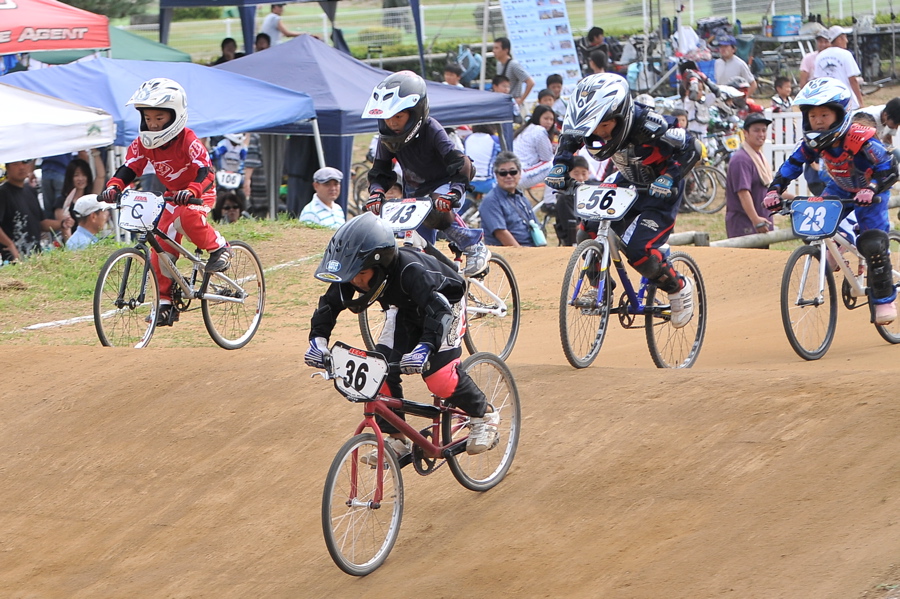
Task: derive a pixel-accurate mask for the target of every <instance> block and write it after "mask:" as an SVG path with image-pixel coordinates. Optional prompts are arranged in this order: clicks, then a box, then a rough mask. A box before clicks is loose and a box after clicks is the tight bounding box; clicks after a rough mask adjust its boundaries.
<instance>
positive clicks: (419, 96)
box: [362, 71, 428, 154]
mask: <svg viewBox="0 0 900 599" xmlns="http://www.w3.org/2000/svg"><path fill="white" fill-rule="evenodd" d="M404 110H405V111H407V112H408V113H409V121H407V123H406V126H405V127H404V128H403V131H401V132H400V133H396V132H394V131H393V130H391V129H390V128H389V127H388V126H387V123H386V122H385V119H389V118H391V117H392V116H394V115H396V114H397V113H399V112H402V111H404ZM362 118H364V119H378V135H379V137H380V138H381V141H382V142H383V143H384V145H385V146H386V147H387V149H388V150H390V151H391V152H393V153H394V154H396V153H397V152H398V151H399V150H400V149H401V148H402V147H403V146H405V145H406V144H408V143H409V142H410V141H412V139H413V138H414V137H415V136H416V135H417V134H418V133H419V130H420V129H421V128H422V125H423V124H424V123H425V119H427V118H428V89H427V87H426V85H425V80H424V79H422V78H421V77H419V76H418V75H416V74H415V73H413V72H412V71H400V72H398V73H394V74H393V75H389V76H388V77H387V78H385V80H384V81H382V82H381V83H379V84H378V85H376V86H375V89H373V90H372V95H371V97H370V98H369V101H368V102H367V103H366V107H365V108H364V109H363V113H362Z"/></svg>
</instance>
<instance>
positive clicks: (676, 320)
mask: <svg viewBox="0 0 900 599" xmlns="http://www.w3.org/2000/svg"><path fill="white" fill-rule="evenodd" d="M669 306H670V309H671V316H670V319H669V322H671V323H672V326H673V327H675V328H676V329H680V328H681V327H683V326H684V325H686V324H687V323H689V322H690V321H691V318H692V317H693V316H694V283H693V282H692V281H691V280H690V279H688V278H685V279H684V287H682V288H681V289H680V290H678V291H676V292H675V293H670V294H669Z"/></svg>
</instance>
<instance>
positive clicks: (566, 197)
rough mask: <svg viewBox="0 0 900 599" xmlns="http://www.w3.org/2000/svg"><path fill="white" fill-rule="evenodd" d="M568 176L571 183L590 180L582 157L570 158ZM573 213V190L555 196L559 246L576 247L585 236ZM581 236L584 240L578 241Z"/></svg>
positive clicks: (588, 169)
mask: <svg viewBox="0 0 900 599" xmlns="http://www.w3.org/2000/svg"><path fill="white" fill-rule="evenodd" d="M569 176H570V177H572V180H573V181H577V182H579V183H584V182H586V181H590V180H591V167H590V163H589V162H588V161H587V158H585V157H584V156H574V157H572V170H571V171H570V172H569ZM580 220H581V219H579V218H578V214H577V213H576V212H575V189H571V190H567V191H564V192H560V193H558V194H556V225H555V227H556V238H557V239H558V240H559V245H577V244H578V243H580V242H581V241H583V240H584V239H587V238H588V236H587V235H583V234H582V233H581V231H584V226H583V224H582V223H581V222H580ZM579 235H583V237H584V239H580V238H579Z"/></svg>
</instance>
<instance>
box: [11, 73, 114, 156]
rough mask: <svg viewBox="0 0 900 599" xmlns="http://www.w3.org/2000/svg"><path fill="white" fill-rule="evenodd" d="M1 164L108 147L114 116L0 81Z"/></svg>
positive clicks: (112, 137) (111, 137)
mask: <svg viewBox="0 0 900 599" xmlns="http://www.w3.org/2000/svg"><path fill="white" fill-rule="evenodd" d="M0 106H3V110H0V163H5V162H12V161H15V160H29V159H31V158H39V157H41V156H52V155H55V154H65V153H68V152H77V151H79V150H87V149H90V148H98V147H102V146H108V145H110V144H111V143H113V141H114V140H115V138H116V126H115V124H114V123H113V118H112V116H111V115H109V114H108V113H106V112H104V111H102V110H100V109H99V108H88V107H86V106H80V105H78V104H72V103H71V102H66V101H65V100H59V99H57V98H51V97H50V96H45V95H43V94H38V93H35V92H30V91H28V90H24V89H22V88H19V87H15V86H12V85H7V84H5V83H0Z"/></svg>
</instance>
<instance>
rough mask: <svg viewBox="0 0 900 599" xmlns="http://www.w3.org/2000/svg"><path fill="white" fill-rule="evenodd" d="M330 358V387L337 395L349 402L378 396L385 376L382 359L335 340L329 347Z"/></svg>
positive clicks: (379, 355)
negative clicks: (332, 386) (331, 368)
mask: <svg viewBox="0 0 900 599" xmlns="http://www.w3.org/2000/svg"><path fill="white" fill-rule="evenodd" d="M331 359H332V363H333V365H334V376H335V379H334V388H335V389H337V391H338V393H340V394H341V395H343V396H344V397H346V398H347V399H349V400H351V401H365V400H368V399H372V398H374V397H375V396H376V395H378V390H379V389H381V385H382V384H383V383H384V379H386V378H387V373H388V363H387V360H385V359H384V356H382V355H381V354H379V353H377V352H370V351H365V350H362V349H356V348H355V347H350V346H349V345H345V344H344V343H341V342H340V341H338V342H336V343H335V344H334V347H332V348H331Z"/></svg>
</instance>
